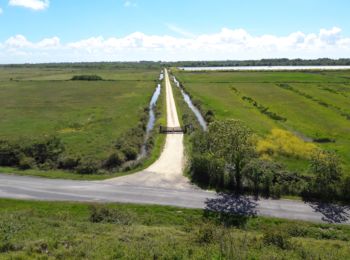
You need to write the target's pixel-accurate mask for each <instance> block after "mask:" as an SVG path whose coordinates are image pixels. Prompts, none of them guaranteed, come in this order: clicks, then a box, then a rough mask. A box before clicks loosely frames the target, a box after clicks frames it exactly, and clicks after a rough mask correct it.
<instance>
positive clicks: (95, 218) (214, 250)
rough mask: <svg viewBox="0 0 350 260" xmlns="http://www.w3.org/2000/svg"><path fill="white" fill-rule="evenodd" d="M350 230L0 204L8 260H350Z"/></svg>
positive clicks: (160, 211) (195, 213) (186, 213)
mask: <svg viewBox="0 0 350 260" xmlns="http://www.w3.org/2000/svg"><path fill="white" fill-rule="evenodd" d="M349 240H350V228H349V227H348V226H342V225H326V224H311V223H307V222H300V221H287V220H280V219H272V218H263V217H248V218H247V217H237V216H236V217H230V218H224V217H223V216H219V215H215V214H208V213H205V212H204V211H203V210H192V209H182V208H175V207H164V206H149V205H148V206H141V205H129V204H103V205H99V206H93V205H91V204H81V203H73V202H72V203H69V202H68V203H67V202H55V203H52V202H29V201H14V200H4V199H1V200H0V258H1V259H18V260H20V259H119V258H122V259H349V257H350V251H349V246H348V243H349Z"/></svg>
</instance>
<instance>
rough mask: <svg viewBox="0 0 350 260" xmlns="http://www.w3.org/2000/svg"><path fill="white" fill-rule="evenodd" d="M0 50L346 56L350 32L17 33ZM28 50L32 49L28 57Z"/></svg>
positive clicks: (93, 57) (62, 54) (109, 55)
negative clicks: (68, 36) (32, 37)
mask: <svg viewBox="0 0 350 260" xmlns="http://www.w3.org/2000/svg"><path fill="white" fill-rule="evenodd" d="M0 50H1V51H0V53H1V55H0V58H1V60H5V61H6V62H50V61H102V60H106V61H113V60H145V59H147V60H213V59H216V60H217V59H261V58H280V57H287V58H319V57H330V58H341V57H350V38H348V37H344V36H342V34H341V29H340V28H337V27H333V28H331V29H321V30H320V31H319V32H318V33H310V34H305V33H303V32H301V31H298V32H293V33H290V34H289V35H286V36H276V35H268V34H266V35H257V36H255V35H252V34H250V33H249V32H247V31H246V30H244V29H242V28H238V29H229V28H223V29H221V30H220V31H219V32H217V33H213V34H202V35H198V36H195V35H192V34H187V33H185V34H183V33H182V34H181V35H180V36H178V37H174V36H167V35H148V34H144V33H142V32H135V33H132V34H129V35H127V36H124V37H119V38H118V37H111V38H104V37H103V36H98V37H91V38H88V39H83V40H80V41H75V42H69V43H65V44H62V43H61V41H60V39H59V38H58V37H52V38H47V39H43V40H41V41H39V42H31V41H29V40H28V39H26V37H24V36H23V35H16V36H13V37H11V38H9V39H8V40H6V41H5V42H4V43H0ZM16 53H20V54H21V55H20V56H19V55H18V56H16ZM24 53H27V54H28V56H27V59H26V60H25V59H24V57H25V55H24ZM19 57H20V58H19Z"/></svg>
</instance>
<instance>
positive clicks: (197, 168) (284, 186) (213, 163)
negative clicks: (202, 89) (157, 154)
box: [190, 120, 350, 201]
mask: <svg viewBox="0 0 350 260" xmlns="http://www.w3.org/2000/svg"><path fill="white" fill-rule="evenodd" d="M191 145H192V148H191V149H192V150H191V158H190V175H191V178H192V180H193V181H194V182H195V183H197V184H199V185H201V186H204V187H209V188H215V189H218V190H229V191H234V192H236V193H243V192H248V193H250V194H254V195H256V196H259V195H262V196H266V197H270V196H272V197H280V196H281V195H301V196H304V197H307V198H316V199H322V200H343V201H349V199H350V195H349V193H350V178H344V177H343V174H342V169H341V162H340V161H339V158H338V157H337V156H336V155H335V153H333V152H327V151H321V150H320V151H317V152H316V153H315V154H314V156H313V157H312V160H311V162H310V171H311V173H312V174H313V175H312V176H305V175H302V174H299V173H296V172H289V171H287V170H286V169H285V168H284V167H283V166H282V165H280V164H277V163H275V162H273V161H271V160H265V159H261V158H259V157H258V155H257V153H256V152H255V143H254V138H253V134H252V132H251V131H250V129H248V128H247V127H246V126H245V125H244V124H243V123H242V122H241V121H238V120H225V121H215V122H213V123H211V124H210V125H209V128H208V131H207V132H198V131H197V132H195V133H193V134H192V136H191Z"/></svg>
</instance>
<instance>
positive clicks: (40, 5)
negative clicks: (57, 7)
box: [9, 0, 50, 11]
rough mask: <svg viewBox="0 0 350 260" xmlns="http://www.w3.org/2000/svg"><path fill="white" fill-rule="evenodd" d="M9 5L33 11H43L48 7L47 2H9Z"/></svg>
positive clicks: (35, 0) (43, 0) (21, 0)
mask: <svg viewBox="0 0 350 260" xmlns="http://www.w3.org/2000/svg"><path fill="white" fill-rule="evenodd" d="M9 5H11V6H21V7H25V8H29V9H32V10H35V11H40V10H44V9H46V8H48V7H49V5H50V2H49V0H10V1H9Z"/></svg>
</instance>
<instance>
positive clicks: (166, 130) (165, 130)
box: [159, 125, 193, 134]
mask: <svg viewBox="0 0 350 260" xmlns="http://www.w3.org/2000/svg"><path fill="white" fill-rule="evenodd" d="M192 130H193V127H192V125H185V127H178V126H177V127H169V126H159V133H161V134H178V133H181V134H186V133H190V132H192Z"/></svg>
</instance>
